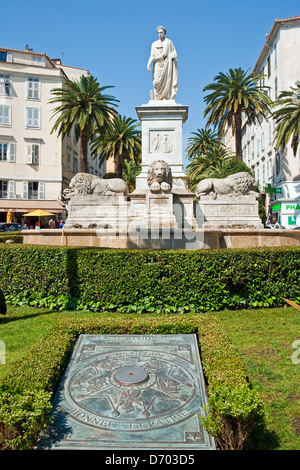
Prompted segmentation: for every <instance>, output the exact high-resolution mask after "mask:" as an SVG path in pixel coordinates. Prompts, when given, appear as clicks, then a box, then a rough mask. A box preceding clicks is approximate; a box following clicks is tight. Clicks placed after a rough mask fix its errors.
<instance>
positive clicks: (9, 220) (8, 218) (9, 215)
mask: <svg viewBox="0 0 300 470" xmlns="http://www.w3.org/2000/svg"><path fill="white" fill-rule="evenodd" d="M11 220H12V219H11V212H10V211H8V212H7V214H6V222H7V223H9V224H10V223H11Z"/></svg>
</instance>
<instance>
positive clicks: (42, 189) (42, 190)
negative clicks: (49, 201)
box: [39, 181, 45, 199]
mask: <svg viewBox="0 0 300 470" xmlns="http://www.w3.org/2000/svg"><path fill="white" fill-rule="evenodd" d="M39 199H45V183H44V182H41V181H40V182H39Z"/></svg>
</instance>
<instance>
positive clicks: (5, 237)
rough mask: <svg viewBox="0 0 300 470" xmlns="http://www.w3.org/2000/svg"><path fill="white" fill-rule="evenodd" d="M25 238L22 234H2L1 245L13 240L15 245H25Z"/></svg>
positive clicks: (0, 234)
mask: <svg viewBox="0 0 300 470" xmlns="http://www.w3.org/2000/svg"><path fill="white" fill-rule="evenodd" d="M23 238H24V236H23V235H22V234H21V233H20V232H0V243H6V242H7V240H11V241H13V242H14V243H23Z"/></svg>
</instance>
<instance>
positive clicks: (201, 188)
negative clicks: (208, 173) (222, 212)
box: [196, 171, 259, 199]
mask: <svg viewBox="0 0 300 470" xmlns="http://www.w3.org/2000/svg"><path fill="white" fill-rule="evenodd" d="M254 188H255V180H254V178H252V176H251V175H250V174H249V173H247V172H245V171H241V172H239V173H234V174H233V175H229V176H227V177H226V178H223V179H218V178H206V179H204V180H202V181H200V183H198V184H197V187H196V197H197V198H200V197H201V196H206V195H210V196H211V197H212V198H213V199H216V198H217V196H231V197H234V196H241V195H246V194H251V195H254V196H256V197H258V196H259V193H257V192H256V191H253V190H254Z"/></svg>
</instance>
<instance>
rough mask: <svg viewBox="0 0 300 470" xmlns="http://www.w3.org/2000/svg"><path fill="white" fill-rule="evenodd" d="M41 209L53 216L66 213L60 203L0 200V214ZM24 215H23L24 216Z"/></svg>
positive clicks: (33, 200) (32, 200)
mask: <svg viewBox="0 0 300 470" xmlns="http://www.w3.org/2000/svg"><path fill="white" fill-rule="evenodd" d="M36 209H41V210H44V211H47V212H52V213H54V214H61V213H63V212H65V211H66V208H65V204H63V202H61V201H57V200H56V201H41V200H35V199H31V200H24V199H0V212H8V211H10V212H19V213H21V212H24V213H25V212H30V211H33V210H36ZM24 215H25V214H24Z"/></svg>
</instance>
